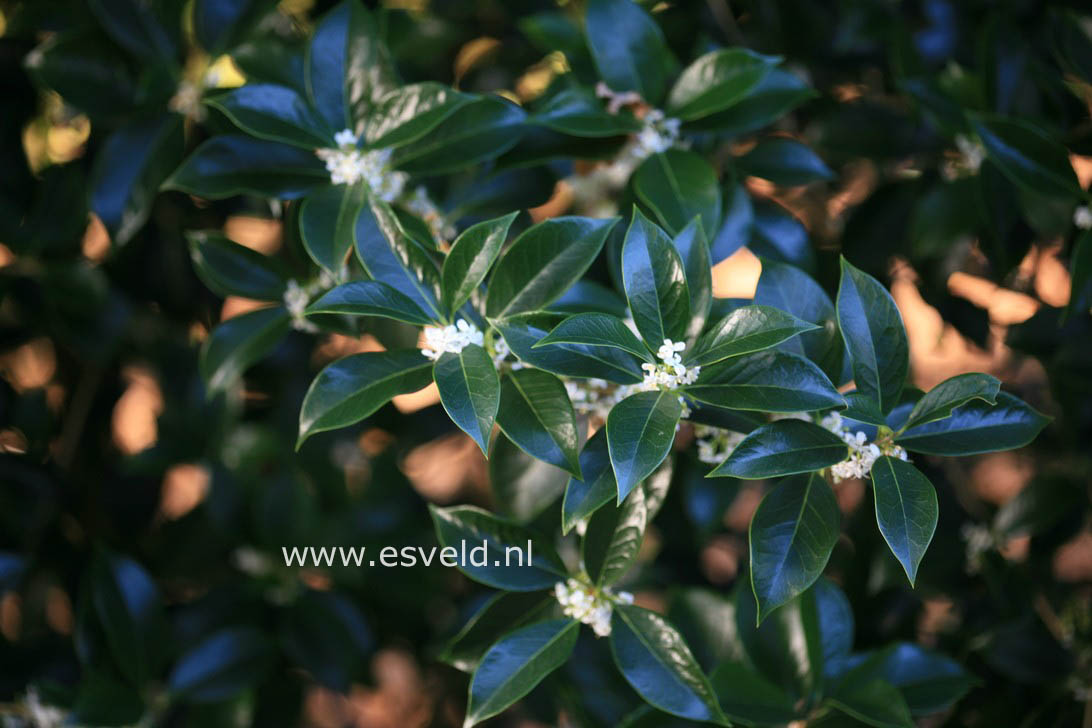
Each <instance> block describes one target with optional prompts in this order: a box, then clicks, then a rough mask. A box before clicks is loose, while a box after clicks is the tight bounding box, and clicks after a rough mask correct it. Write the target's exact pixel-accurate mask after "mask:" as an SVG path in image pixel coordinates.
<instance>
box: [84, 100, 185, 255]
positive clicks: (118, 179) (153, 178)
mask: <svg viewBox="0 0 1092 728" xmlns="http://www.w3.org/2000/svg"><path fill="white" fill-rule="evenodd" d="M182 121H183V120H182V118H181V117H179V116H178V115H176V114H164V115H162V116H157V117H153V118H152V119H150V120H147V121H141V122H135V123H132V124H129V125H127V126H124V127H122V128H121V129H118V130H117V131H115V132H114V133H113V134H111V135H110V136H109V137H107V139H106V143H105V144H104V145H103V147H102V149H101V150H99V153H98V156H97V158H96V160H95V166H94V169H93V170H92V173H91V178H90V185H91V209H92V210H93V211H94V212H95V214H96V215H98V216H99V218H100V219H101V220H102V223H103V225H105V226H106V229H107V230H108V231H109V232H110V237H111V238H112V239H113V240H114V242H115V243H116V244H119V245H121V244H124V243H126V242H128V241H129V240H130V239H131V238H132V237H133V236H134V235H135V234H136V233H137V231H139V230H140V228H141V227H143V225H144V223H145V221H147V219H148V216H149V215H150V214H151V212H152V203H153V202H154V201H155V197H156V194H158V192H159V187H160V185H162V184H163V180H165V179H167V177H168V175H170V174H171V172H173V171H174V168H175V166H176V165H177V164H178V163H179V162H180V161H181V160H182V155H183V150H184V147H185V145H184V141H183V131H182V127H183V123H182Z"/></svg>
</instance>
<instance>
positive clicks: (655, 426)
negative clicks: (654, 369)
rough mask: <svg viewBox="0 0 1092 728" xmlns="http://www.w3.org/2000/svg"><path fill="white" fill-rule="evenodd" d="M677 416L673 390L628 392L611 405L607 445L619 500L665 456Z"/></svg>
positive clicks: (678, 407) (679, 409) (679, 406)
mask: <svg viewBox="0 0 1092 728" xmlns="http://www.w3.org/2000/svg"><path fill="white" fill-rule="evenodd" d="M681 417H682V404H681V403H680V402H679V395H678V393H677V392H663V391H660V392H639V393H637V394H631V395H630V396H629V397H626V398H625V399H623V400H622V401H621V402H619V403H618V404H616V405H614V407H613V408H612V409H611V411H610V415H608V416H607V428H606V429H607V447H608V449H609V450H610V462H611V466H612V467H613V468H614V477H615V479H616V480H617V481H618V502H619V503H621V502H622V501H623V500H625V497H626V496H627V495H629V493H630V491H631V490H633V487H634V486H635V485H637V484H638V483H640V482H641V481H642V480H644V479H645V478H647V477H648V476H649V475H651V474H652V471H654V470H655V469H656V466H657V465H659V464H660V463H662V462H663V460H664V458H665V457H667V453H668V452H670V451H671V445H672V443H674V442H675V427H676V426H677V425H678V424H679V419H680V418H681Z"/></svg>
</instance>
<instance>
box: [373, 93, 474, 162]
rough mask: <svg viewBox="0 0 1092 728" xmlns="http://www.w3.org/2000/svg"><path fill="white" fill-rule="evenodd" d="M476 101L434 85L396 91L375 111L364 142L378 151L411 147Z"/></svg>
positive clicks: (382, 100) (470, 97) (385, 97)
mask: <svg viewBox="0 0 1092 728" xmlns="http://www.w3.org/2000/svg"><path fill="white" fill-rule="evenodd" d="M473 100H474V97H473V96H470V95H468V94H464V93H460V92H458V91H456V90H455V89H453V88H449V87H447V86H444V85H443V84H439V83H433V82H432V81H425V82H423V83H414V84H409V85H407V86H402V87H401V88H396V89H393V90H391V91H390V92H388V93H387V94H386V95H385V96H383V98H382V99H380V100H379V102H378V104H376V106H375V108H374V109H372V111H371V114H370V115H369V117H368V123H367V125H366V126H365V127H364V139H365V141H366V142H367V143H368V146H370V147H375V148H378V149H386V148H391V147H399V146H402V145H403V144H408V143H409V142H413V141H416V140H418V139H420V138H421V137H423V136H425V135H426V134H428V133H429V132H430V131H432V130H433V129H435V128H436V127H438V126H439V125H440V124H442V123H443V122H444V121H445V120H446V119H447V118H448V117H450V116H451V115H452V114H454V113H455V111H457V110H458V109H459V108H461V107H462V106H464V105H466V104H468V103H470V102H471V101H473Z"/></svg>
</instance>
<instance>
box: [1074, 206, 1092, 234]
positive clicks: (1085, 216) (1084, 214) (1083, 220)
mask: <svg viewBox="0 0 1092 728" xmlns="http://www.w3.org/2000/svg"><path fill="white" fill-rule="evenodd" d="M1073 224H1074V225H1076V226H1077V227H1078V228H1080V229H1081V230H1092V210H1090V209H1088V205H1081V206H1080V207H1078V208H1077V209H1076V210H1074V211H1073Z"/></svg>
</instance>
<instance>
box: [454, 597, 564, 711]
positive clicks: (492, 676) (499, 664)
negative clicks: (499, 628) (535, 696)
mask: <svg viewBox="0 0 1092 728" xmlns="http://www.w3.org/2000/svg"><path fill="white" fill-rule="evenodd" d="M579 634H580V622H577V621H576V620H573V619H554V620H550V621H548V622H539V623H538V624H532V625H530V626H528V627H523V628H522V629H519V630H516V631H515V632H512V633H511V634H509V635H506V636H505V637H504V638H502V639H501V641H500V642H498V643H497V644H495V645H493V647H492V648H491V649H490V650H489V652H486V653H485V656H484V657H483V658H482V661H481V662H480V663H479V664H478V668H477V669H476V670H475V671H474V677H473V678H472V679H471V681H470V697H469V698H468V700H467V708H466V721H465V722H464V723H463V726H464V728H469V727H470V726H473V725H477V724H478V723H480V722H482V721H483V720H485V719H486V718H490V717H492V716H494V715H496V714H498V713H500V712H501V711H502V710H504V709H505V708H507V707H508V706H509V705H511V704H512V703H514V702H516V701H517V700H519V699H520V698H522V697H523V696H524V695H526V694H527V693H529V692H531V690H533V689H534V687H535V686H536V685H538V684H539V683H540V682H542V679H543V678H544V677H546V676H547V675H549V674H550V673H551V672H553V671H554V670H556V669H557V668H559V667H561V666H562V665H563V664H565V661H566V660H568V659H569V655H571V654H572V652H573V649H574V648H575V647H576V638H577V636H578V635H579Z"/></svg>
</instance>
